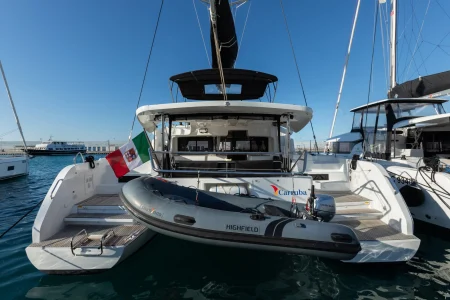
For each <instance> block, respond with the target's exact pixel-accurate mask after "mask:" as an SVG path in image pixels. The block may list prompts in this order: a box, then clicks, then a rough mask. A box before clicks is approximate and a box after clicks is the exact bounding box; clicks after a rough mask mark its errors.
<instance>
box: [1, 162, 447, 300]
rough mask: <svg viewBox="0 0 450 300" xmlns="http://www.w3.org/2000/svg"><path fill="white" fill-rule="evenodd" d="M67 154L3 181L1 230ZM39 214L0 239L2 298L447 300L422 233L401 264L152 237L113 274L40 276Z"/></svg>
mask: <svg viewBox="0 0 450 300" xmlns="http://www.w3.org/2000/svg"><path fill="white" fill-rule="evenodd" d="M71 163H72V157H63V156H61V157H36V158H34V159H32V160H31V162H30V170H31V172H30V175H29V176H27V177H23V178H20V179H17V180H11V181H7V182H1V183H0V233H1V232H3V231H4V230H5V229H6V228H7V227H8V226H9V225H10V224H12V223H13V222H15V221H16V220H17V219H18V218H19V217H20V216H22V215H23V214H24V213H25V212H26V211H27V210H28V208H29V207H31V206H32V205H33V204H35V203H37V202H39V201H40V200H41V199H42V198H43V197H44V196H45V194H46V192H47V190H48V188H49V186H50V185H51V183H52V181H53V179H54V177H55V176H56V174H57V173H58V172H59V170H61V169H62V168H63V167H64V166H66V165H68V164H71ZM36 212H37V209H36V210H35V211H34V212H33V213H32V214H30V215H29V216H28V217H26V218H25V219H24V220H23V221H22V222H21V223H20V224H19V225H18V226H17V227H16V228H15V229H13V230H12V231H10V232H9V233H8V234H7V235H5V236H4V237H3V238H2V239H0V299H261V300H265V299H414V298H416V299H445V298H447V299H448V298H450V242H448V241H443V240H441V239H438V238H434V237H431V236H424V235H420V236H419V237H420V238H421V239H422V245H421V247H420V250H419V252H418V254H417V256H416V257H415V258H414V259H413V260H412V261H410V262H408V263H406V264H399V265H375V264H372V265H349V264H344V263H340V262H336V261H330V260H325V259H318V258H314V257H308V256H301V255H287V254H279V253H266V252H259V251H248V250H237V249H228V248H216V247H210V246H204V245H199V244H193V243H189V242H185V241H179V240H175V239H172V238H168V237H165V236H157V237H156V238H155V239H154V240H152V242H150V243H148V244H147V245H146V246H145V247H143V248H142V249H141V250H139V251H138V252H137V253H136V254H135V255H133V256H132V257H130V258H129V259H128V260H126V261H125V262H123V263H121V264H120V265H119V266H117V267H116V268H115V269H113V270H110V271H107V272H104V273H101V274H96V275H87V276H56V275H44V274H42V273H40V272H39V271H37V270H36V269H35V268H34V267H33V266H32V265H31V264H30V263H29V261H28V259H27V256H26V254H25V247H26V246H27V245H28V244H29V243H30V242H31V226H32V224H33V220H34V217H35V215H36Z"/></svg>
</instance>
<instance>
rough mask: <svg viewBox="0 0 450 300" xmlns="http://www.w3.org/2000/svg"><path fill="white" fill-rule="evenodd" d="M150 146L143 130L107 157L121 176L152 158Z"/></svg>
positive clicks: (117, 175) (118, 175)
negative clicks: (149, 151) (149, 150)
mask: <svg viewBox="0 0 450 300" xmlns="http://www.w3.org/2000/svg"><path fill="white" fill-rule="evenodd" d="M148 148H150V145H149V144H148V140H147V136H146V134H145V131H143V132H142V133H140V134H139V135H137V136H136V137H135V138H134V139H132V140H131V141H129V142H128V143H126V144H125V145H123V146H122V147H120V148H119V149H117V150H116V151H114V152H111V153H110V154H108V155H106V159H107V160H108V162H109V165H110V166H111V168H112V169H113V171H114V174H116V177H117V178H119V177H122V176H123V175H125V174H127V173H128V172H130V171H131V170H133V169H134V168H137V167H139V166H140V165H142V164H143V163H145V162H147V161H149V160H150V156H149V153H148Z"/></svg>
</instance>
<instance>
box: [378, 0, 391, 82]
mask: <svg viewBox="0 0 450 300" xmlns="http://www.w3.org/2000/svg"><path fill="white" fill-rule="evenodd" d="M380 5H381V3H379V2H378V6H380ZM378 10H379V15H380V31H381V45H382V52H383V67H384V79H385V80H386V91H387V90H389V79H388V75H387V74H388V73H387V69H388V68H387V64H386V55H385V48H384V35H383V31H384V30H383V18H382V14H383V9H381V10H380V8H378Z"/></svg>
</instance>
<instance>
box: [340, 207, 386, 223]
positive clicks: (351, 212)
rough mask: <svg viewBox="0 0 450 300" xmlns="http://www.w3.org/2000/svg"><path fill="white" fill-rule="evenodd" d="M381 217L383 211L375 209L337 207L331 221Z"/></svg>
mask: <svg viewBox="0 0 450 300" xmlns="http://www.w3.org/2000/svg"><path fill="white" fill-rule="evenodd" d="M381 217H383V213H382V212H380V211H379V210H376V209H371V208H358V209H341V208H339V207H338V208H337V210H336V215H335V216H334V218H333V221H334V222H340V221H345V220H378V219H381Z"/></svg>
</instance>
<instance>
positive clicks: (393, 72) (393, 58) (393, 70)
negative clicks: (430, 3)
mask: <svg viewBox="0 0 450 300" xmlns="http://www.w3.org/2000/svg"><path fill="white" fill-rule="evenodd" d="M391 7H392V10H391V33H390V34H391V45H390V46H391V47H390V72H389V74H390V79H391V82H390V90H391V91H392V89H393V88H394V87H395V86H396V85H397V82H396V78H397V0H391Z"/></svg>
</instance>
